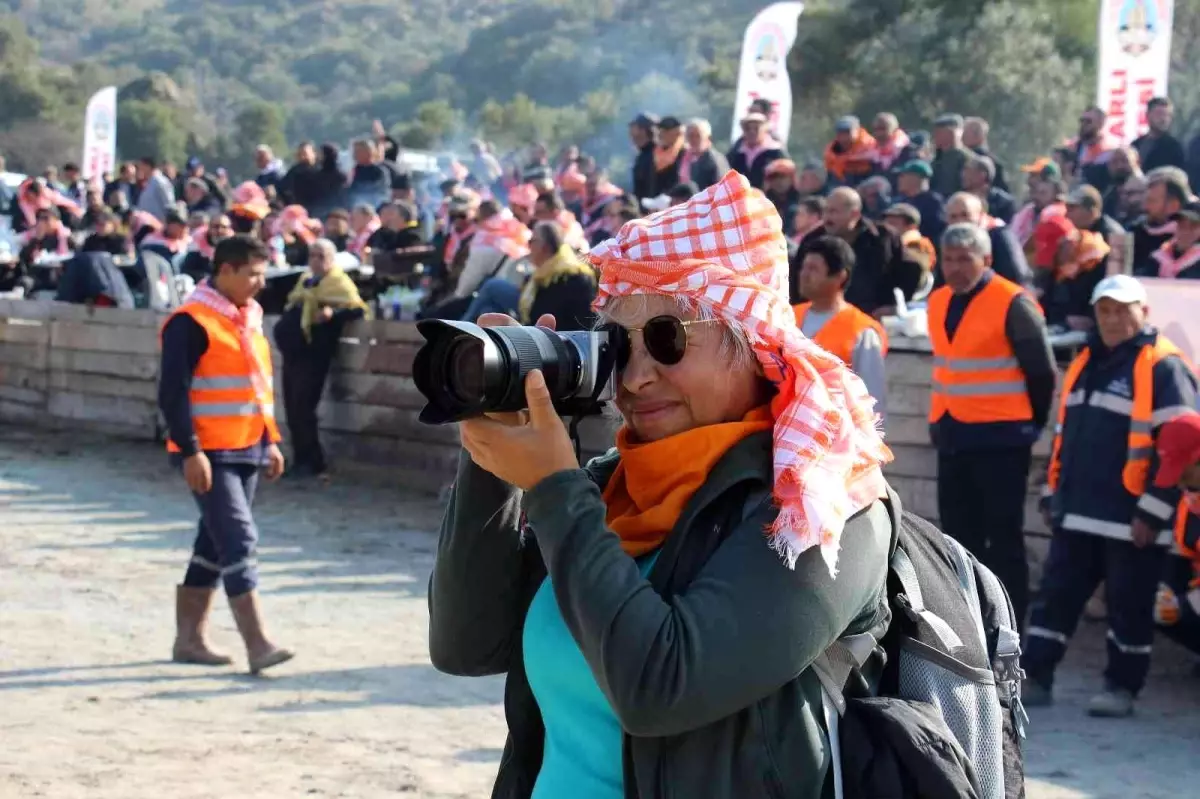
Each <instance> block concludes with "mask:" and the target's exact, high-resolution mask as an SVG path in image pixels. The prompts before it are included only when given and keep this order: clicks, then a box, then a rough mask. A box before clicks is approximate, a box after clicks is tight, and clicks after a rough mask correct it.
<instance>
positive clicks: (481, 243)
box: [454, 200, 531, 298]
mask: <svg viewBox="0 0 1200 799" xmlns="http://www.w3.org/2000/svg"><path fill="white" fill-rule="evenodd" d="M477 219H478V221H477V230H476V233H475V238H474V239H473V240H472V241H471V251H470V252H469V253H468V254H467V263H466V265H465V266H464V267H463V271H462V274H461V275H459V277H458V284H457V285H456V286H455V288H454V296H455V297H458V298H463V297H468V296H470V295H472V294H474V293H475V291H476V290H477V289H478V288H479V287H480V285H482V284H483V282H484V281H486V280H488V279H489V278H493V277H497V276H500V277H505V279H509V278H508V275H507V274H502V273H507V272H510V271H511V270H512V267H514V266H515V265H516V262H518V261H521V260H524V259H525V258H526V257H528V256H529V239H530V235H531V234H530V232H529V228H527V227H525V226H524V225H523V224H521V222H520V221H519V220H518V219H517V218H516V217H514V216H513V215H512V212H511V211H509V210H508V209H507V208H501V207H500V204H499V203H497V202H496V201H495V200H484V201H483V202H482V203H480V204H479V215H478V217H477Z"/></svg>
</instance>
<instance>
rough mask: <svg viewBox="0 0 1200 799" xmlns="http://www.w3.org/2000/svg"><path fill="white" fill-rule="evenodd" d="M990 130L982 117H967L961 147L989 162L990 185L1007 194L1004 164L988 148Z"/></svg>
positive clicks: (964, 122) (989, 126) (990, 127)
mask: <svg viewBox="0 0 1200 799" xmlns="http://www.w3.org/2000/svg"><path fill="white" fill-rule="evenodd" d="M991 129H992V126H991V124H990V123H989V122H988V121H987V120H986V119H984V118H983V117H967V118H966V119H964V120H963V136H962V142H963V147H966V148H967V149H968V150H970V151H971V152H973V153H975V154H976V155H978V156H982V157H983V158H987V159H989V160H991V162H992V166H993V167H994V170H995V171H994V177H993V178H992V185H993V186H995V187H996V188H997V189H1000V191H1003V192H1009V191H1010V189H1009V188H1008V179H1007V177H1006V175H1005V170H1004V164H1003V163H1001V161H1000V159H999V158H997V157H996V154H995V153H993V152H992V149H991V147H989V146H988V134H989V133H991ZM1010 196H1011V195H1010ZM1006 221H1007V220H1006Z"/></svg>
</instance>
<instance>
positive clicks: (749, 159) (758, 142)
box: [727, 111, 787, 189]
mask: <svg viewBox="0 0 1200 799" xmlns="http://www.w3.org/2000/svg"><path fill="white" fill-rule="evenodd" d="M727 158H728V159H729V167H730V168H731V169H736V170H737V171H738V172H741V173H742V174H743V175H745V176H746V179H747V180H749V181H750V185H751V186H753V187H754V188H756V189H761V188H762V187H763V184H764V183H765V182H766V174H767V165H768V164H770V163H771V162H772V161H777V160H779V159H780V158H787V152H786V151H785V150H784V149H783V145H782V144H780V143H779V142H777V141H776V140H775V139H774V138H772V136H771V134H770V133H769V132H768V131H767V118H766V116H764V115H763V114H760V113H759V112H757V111H752V112H750V113H749V114H746V116H745V117H743V118H742V138H741V143H740V144H737V145H734V147H733V149H731V150H730V151H729V152H728V153H727Z"/></svg>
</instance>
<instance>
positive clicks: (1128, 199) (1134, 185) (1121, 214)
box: [1112, 175, 1150, 230]
mask: <svg viewBox="0 0 1200 799" xmlns="http://www.w3.org/2000/svg"><path fill="white" fill-rule="evenodd" d="M1149 185H1150V184H1149V181H1147V180H1146V177H1145V176H1144V175H1134V176H1133V177H1131V178H1127V179H1126V180H1125V182H1124V183H1122V184H1121V188H1120V189H1118V190H1117V200H1116V207H1115V208H1114V211H1113V214H1112V217H1113V219H1115V220H1117V223H1118V224H1119V225H1120V226H1121V227H1123V228H1125V229H1126V230H1133V228H1134V226H1135V225H1137V223H1138V221H1139V220H1141V218H1142V216H1143V215H1144V214H1145V213H1146V191H1147V189H1148V188H1149Z"/></svg>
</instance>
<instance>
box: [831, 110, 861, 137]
mask: <svg viewBox="0 0 1200 799" xmlns="http://www.w3.org/2000/svg"><path fill="white" fill-rule="evenodd" d="M861 124H862V123H861V122H859V121H858V117H856V116H854V115H853V114H847V115H846V116H844V117H841V118H839V119H838V121H837V122H835V123H834V126H833V129H834V130H836V131H837V132H838V133H849V132H850V131H852V130H858V128H859V126H860V125H861Z"/></svg>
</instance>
